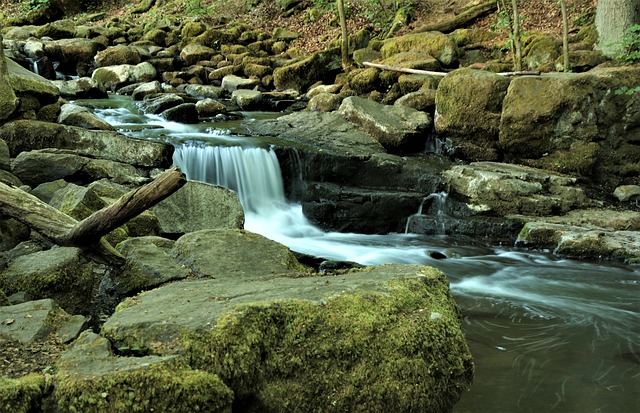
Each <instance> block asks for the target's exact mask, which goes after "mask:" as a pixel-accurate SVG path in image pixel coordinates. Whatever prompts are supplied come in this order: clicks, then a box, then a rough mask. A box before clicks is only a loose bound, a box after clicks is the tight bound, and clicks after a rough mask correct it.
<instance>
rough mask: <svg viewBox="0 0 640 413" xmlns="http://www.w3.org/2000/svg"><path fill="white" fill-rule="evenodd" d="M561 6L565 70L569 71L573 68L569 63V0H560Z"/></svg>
mask: <svg viewBox="0 0 640 413" xmlns="http://www.w3.org/2000/svg"><path fill="white" fill-rule="evenodd" d="M560 8H561V9H562V60H563V64H562V66H563V70H564V71H565V72H568V71H570V70H571V66H570V65H569V20H568V19H567V0H560Z"/></svg>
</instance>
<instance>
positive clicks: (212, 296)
mask: <svg viewBox="0 0 640 413" xmlns="http://www.w3.org/2000/svg"><path fill="white" fill-rule="evenodd" d="M213 250H214V251H215V248H214V249H213ZM215 273H216V278H215V279H207V280H196V281H183V282H177V283H173V284H169V285H166V286H163V287H160V288H158V289H155V290H152V291H149V292H146V293H143V294H140V295H139V296H137V297H135V298H134V299H131V300H127V301H126V302H125V304H123V305H122V306H120V307H119V308H118V310H117V311H116V313H115V314H113V315H112V317H111V318H110V319H109V320H107V322H106V323H105V324H104V326H103V330H102V334H103V335H104V336H105V337H107V338H109V339H110V340H112V341H114V342H117V343H120V344H119V345H123V346H129V347H130V346H132V345H137V346H140V347H141V348H142V349H145V350H146V349H148V350H150V351H152V352H153V354H158V355H166V354H176V353H177V354H184V355H185V356H186V358H188V360H190V363H191V365H192V367H194V368H198V369H201V370H204V371H209V372H211V373H215V374H218V375H219V376H220V378H221V379H222V380H223V381H224V382H225V383H226V384H227V385H228V386H229V387H230V388H231V390H232V391H233V392H234V394H235V395H236V399H238V398H240V399H243V400H246V403H249V404H250V405H251V406H254V405H259V406H262V408H263V409H267V410H269V411H283V410H286V407H285V406H288V405H291V403H293V404H295V406H297V408H299V409H300V411H313V410H314V408H315V407H314V406H316V407H317V406H318V403H321V399H322V398H324V397H326V396H325V395H326V394H332V400H334V405H335V406H336V409H338V410H340V411H355V410H358V408H359V407H360V408H364V409H365V410H366V411H389V409H390V405H389V403H390V402H389V400H388V399H387V398H385V397H383V396H382V395H383V394H389V393H388V392H389V391H392V389H393V388H395V389H396V390H397V388H398V386H399V387H400V388H402V389H404V391H408V392H409V393H405V394H407V397H406V399H405V398H403V399H402V400H403V401H398V402H397V403H399V404H397V403H396V402H394V406H395V407H396V408H397V409H399V411H410V410H411V409H415V410H416V411H448V410H450V409H451V407H452V404H453V403H455V401H456V400H457V399H458V398H459V397H460V392H461V390H462V388H466V387H467V386H468V385H469V381H470V380H471V377H472V374H471V371H472V368H473V367H472V361H471V354H470V353H469V350H468V347H467V344H466V341H465V339H464V335H463V334H462V332H461V330H460V321H459V312H458V311H459V310H458V309H457V307H456V305H455V302H454V301H453V299H452V298H451V296H450V294H449V291H448V281H447V280H446V277H444V275H443V274H442V273H441V272H439V271H438V270H435V269H433V268H428V267H422V266H399V265H392V266H379V267H372V268H367V269H364V270H361V271H351V272H350V273H349V274H342V275H335V276H331V277H315V276H313V277H309V276H303V277H300V276H299V274H298V277H297V278H283V277H273V276H268V274H269V272H268V271H265V272H263V273H260V272H257V271H256V272H255V273H254V274H253V276H249V275H248V274H243V275H242V278H240V279H241V280H242V282H240V279H239V278H238V276H240V274H238V273H235V272H229V271H217V270H216V271H215ZM291 275H295V273H293V274H291ZM407 315H409V316H407ZM372 326H375V328H372ZM187 337H193V339H190V340H191V341H190V342H189V343H186V342H185V339H186V338H187ZM240 366H242V367H240ZM381 366H384V371H385V374H380V369H381ZM430 366H431V367H430ZM318 372H321V374H320V375H318ZM300 383H304V385H302V386H301V384H300ZM453 383H456V384H455V385H454V384H453ZM356 388H357V389H360V390H358V391H356V390H355V389H356ZM277 389H280V390H277ZM307 389H308V390H307ZM362 389H369V390H367V391H366V393H367V394H364V395H363V394H362ZM265 406H268V407H265ZM363 406H364V407H363ZM399 406H400V407H399Z"/></svg>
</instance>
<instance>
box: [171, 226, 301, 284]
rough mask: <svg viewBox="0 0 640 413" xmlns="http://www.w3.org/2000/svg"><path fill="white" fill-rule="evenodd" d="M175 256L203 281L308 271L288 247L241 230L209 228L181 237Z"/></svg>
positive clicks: (176, 246)
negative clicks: (227, 276)
mask: <svg viewBox="0 0 640 413" xmlns="http://www.w3.org/2000/svg"><path fill="white" fill-rule="evenodd" d="M171 255H172V256H173V257H174V258H175V259H176V261H177V262H178V263H180V264H183V265H185V266H187V268H189V269H190V270H191V271H192V272H193V274H195V275H196V276H198V277H200V278H218V277H220V276H222V274H227V275H233V276H235V277H239V278H245V277H249V278H251V277H267V276H270V275H274V274H287V273H290V274H291V273H295V272H304V268H303V267H302V265H301V264H300V263H298V260H297V259H296V258H295V256H294V255H293V253H292V252H291V251H290V250H289V249H288V248H287V247H285V246H284V245H281V244H278V243H277V242H275V241H272V240H269V239H267V238H265V237H263V236H262V235H258V234H254V233H252V232H249V231H244V230H239V229H209V230H202V231H196V232H190V233H188V234H185V235H183V236H182V237H180V238H179V239H178V240H177V241H176V243H175V245H174V246H173V249H172V250H171Z"/></svg>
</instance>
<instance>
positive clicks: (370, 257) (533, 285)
mask: <svg viewBox="0 0 640 413" xmlns="http://www.w3.org/2000/svg"><path fill="white" fill-rule="evenodd" d="M83 104H85V105H87V106H91V107H93V108H94V111H95V112H96V113H97V114H98V115H99V116H101V117H102V118H103V119H105V120H107V121H108V122H110V123H112V124H113V125H114V126H116V127H117V128H118V129H119V130H121V131H123V132H124V133H128V134H131V135H134V136H137V137H145V138H148V139H160V140H165V141H167V140H168V141H170V142H172V143H174V145H175V146H176V152H175V155H174V162H175V163H176V164H177V165H178V166H180V168H181V169H182V170H183V171H184V172H185V173H186V174H187V177H188V178H189V179H194V180H201V181H205V182H209V183H213V184H218V185H222V186H226V187H228V188H231V189H233V190H235V191H236V192H237V193H238V195H239V196H240V199H241V202H242V204H243V206H244V208H245V214H246V218H245V219H246V223H245V228H246V229H247V230H250V231H253V232H257V233H260V234H262V235H264V236H266V237H268V238H271V239H273V240H276V241H278V242H280V243H282V244H285V245H287V246H289V247H290V248H291V249H293V250H295V251H298V252H302V253H306V254H310V255H314V256H318V257H323V258H326V259H331V260H344V261H354V262H358V263H361V264H367V265H375V264H383V263H416V264H425V265H430V266H434V267H437V268H440V269H441V270H442V271H444V272H445V273H446V274H447V276H448V277H449V279H450V281H451V290H452V292H453V294H454V296H455V298H456V301H457V302H458V304H459V305H460V307H461V308H462V310H463V316H464V317H463V328H464V331H465V334H466V336H467V339H468V342H469V345H470V347H471V350H472V353H473V356H474V360H475V363H476V376H475V380H474V384H473V387H472V389H471V390H470V391H469V392H467V393H465V394H464V395H463V397H462V399H461V401H460V402H459V403H458V404H457V405H456V407H455V410H454V412H456V413H466V412H474V413H485V412H486V413H496V412H514V413H515V412H562V413H585V412H595V413H605V412H611V413H635V412H639V411H640V294H639V293H640V272H639V271H638V269H637V267H636V268H633V267H628V266H623V265H613V264H606V263H592V262H584V261H573V260H564V259H558V258H557V257H554V256H552V255H548V254H542V253H534V252H528V251H524V250H517V249H515V248H489V247H486V246H478V245H473V244H472V243H470V242H469V241H468V240H462V239H459V238H455V237H451V236H447V235H436V236H422V235H415V234H388V235H362V234H341V233H327V232H324V231H322V230H320V229H318V228H317V227H314V226H313V225H311V224H310V223H309V222H308V221H307V220H306V218H305V217H304V215H303V214H302V208H301V206H300V205H298V204H293V203H291V202H288V201H287V200H286V198H285V195H284V189H283V183H282V177H281V173H280V166H279V164H278V160H277V158H276V156H275V154H274V152H273V151H271V150H270V149H269V147H268V145H265V144H263V143H261V144H258V143H256V141H255V140H253V139H251V138H250V137H246V136H241V135H238V134H236V133H234V132H232V130H233V128H234V124H233V123H216V124H205V123H203V124H199V125H182V124H177V123H172V122H167V121H165V120H162V119H161V118H159V117H154V116H147V115H143V114H141V113H140V112H139V111H138V110H137V109H136V106H135V104H134V103H133V102H132V101H131V100H130V99H129V98H126V97H121V96H118V97H116V96H113V97H112V98H111V99H107V100H96V101H84V102H83ZM252 116H260V114H255V115H252ZM425 196H426V197H427V198H428V197H431V198H432V199H433V200H436V201H438V202H440V203H443V202H445V200H446V194H425ZM416 213H422V211H416ZM409 218H410V217H407V219H409ZM434 219H435V220H436V222H438V221H437V220H438V219H439V217H438V216H437V214H436V216H434ZM434 252H436V254H434ZM434 257H435V258H434ZM442 257H447V258H446V259H437V258H442Z"/></svg>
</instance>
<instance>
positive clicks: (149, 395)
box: [52, 332, 233, 413]
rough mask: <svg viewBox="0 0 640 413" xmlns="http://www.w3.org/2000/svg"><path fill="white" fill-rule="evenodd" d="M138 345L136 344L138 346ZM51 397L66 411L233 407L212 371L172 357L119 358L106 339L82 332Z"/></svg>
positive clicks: (217, 409) (222, 409) (215, 411)
mask: <svg viewBox="0 0 640 413" xmlns="http://www.w3.org/2000/svg"><path fill="white" fill-rule="evenodd" d="M134 348H135V347H134ZM53 386H54V392H53V396H52V397H53V398H54V400H55V402H56V405H57V406H58V407H59V408H60V409H62V410H64V411H90V410H94V409H99V410H104V409H109V408H113V406H127V405H130V403H132V400H134V401H135V403H137V404H139V405H149V404H153V406H154V410H158V411H167V412H170V411H176V412H177V411H194V410H199V409H204V410H206V411H208V412H212V413H223V412H228V411H231V402H232V400H233V393H232V392H231V390H229V388H227V386H225V385H224V383H223V382H222V381H221V380H220V378H219V377H218V376H217V375H215V374H212V373H207V372H203V371H197V370H192V369H191V368H189V367H188V366H187V365H186V363H185V362H184V361H182V360H179V359H177V358H176V357H174V356H165V357H158V356H143V357H118V356H115V355H114V354H113V352H112V350H111V344H110V343H109V341H108V340H106V339H105V338H102V337H99V336H98V335H96V334H94V333H92V332H85V333H83V334H82V335H81V336H80V337H79V338H78V340H77V341H76V342H75V343H74V346H73V347H72V348H71V349H70V350H69V351H67V352H66V353H65V354H64V355H63V356H62V357H61V358H60V361H59V363H58V372H57V373H56V375H55V377H54V380H53Z"/></svg>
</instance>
